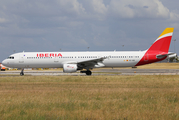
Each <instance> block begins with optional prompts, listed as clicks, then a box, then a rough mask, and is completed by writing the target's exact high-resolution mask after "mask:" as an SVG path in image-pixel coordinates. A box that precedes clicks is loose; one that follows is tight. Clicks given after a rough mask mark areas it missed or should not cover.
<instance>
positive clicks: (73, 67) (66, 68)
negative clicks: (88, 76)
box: [63, 64, 78, 73]
mask: <svg viewBox="0 0 179 120" xmlns="http://www.w3.org/2000/svg"><path fill="white" fill-rule="evenodd" d="M77 69H78V67H77V64H63V72H64V73H72V72H76V71H77Z"/></svg>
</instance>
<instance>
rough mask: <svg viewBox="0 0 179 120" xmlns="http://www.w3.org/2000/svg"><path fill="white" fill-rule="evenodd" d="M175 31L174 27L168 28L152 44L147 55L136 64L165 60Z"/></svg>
mask: <svg viewBox="0 0 179 120" xmlns="http://www.w3.org/2000/svg"><path fill="white" fill-rule="evenodd" d="M173 31H174V28H166V29H165V30H164V31H163V33H162V34H161V35H160V36H159V37H158V38H157V40H156V41H155V42H154V43H153V44H152V46H151V47H150V48H149V49H148V50H147V51H146V53H145V55H144V56H143V57H142V59H141V60H140V61H139V62H138V63H137V64H136V66H139V65H144V64H149V63H153V62H158V61H161V60H164V59H165V58H166V57H167V55H168V50H169V47H170V42H171V39H172V35H173Z"/></svg>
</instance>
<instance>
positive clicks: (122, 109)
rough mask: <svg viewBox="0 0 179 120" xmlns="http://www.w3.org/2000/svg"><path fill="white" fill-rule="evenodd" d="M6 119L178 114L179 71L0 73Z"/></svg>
mask: <svg viewBox="0 0 179 120" xmlns="http://www.w3.org/2000/svg"><path fill="white" fill-rule="evenodd" d="M0 96H1V99H0V119H2V120H33V119H35V120H52V119H54V120H79V119H82V120H99V119H101V120H130V119H134V120H136V119H148V120H151V119H166V120H168V119H179V76H177V75H174V76H172V75H171V76H170V75H168V76H163V75H155V76H23V77H2V78H0Z"/></svg>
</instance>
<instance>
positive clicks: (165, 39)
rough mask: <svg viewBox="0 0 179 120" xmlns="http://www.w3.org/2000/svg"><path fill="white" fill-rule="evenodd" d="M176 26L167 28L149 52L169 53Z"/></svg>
mask: <svg viewBox="0 0 179 120" xmlns="http://www.w3.org/2000/svg"><path fill="white" fill-rule="evenodd" d="M173 30H174V28H166V29H165V30H164V31H163V33H162V34H161V35H160V36H159V37H158V38H157V40H156V41H155V42H154V43H153V44H152V46H151V47H150V48H149V49H148V50H147V52H150V51H151V52H152V51H153V52H154V51H155V52H159V53H168V50H169V47H170V42H171V39H172V35H173Z"/></svg>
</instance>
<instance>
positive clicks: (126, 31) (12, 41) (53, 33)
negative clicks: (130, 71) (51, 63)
mask: <svg viewBox="0 0 179 120" xmlns="http://www.w3.org/2000/svg"><path fill="white" fill-rule="evenodd" d="M0 3H1V4H0V62H1V61H2V60H3V59H5V58H7V57H8V56H9V55H10V54H13V53H16V52H22V51H25V52H36V51H38V52H43V51H44V52H48V51H49V52H53V51H54V52H55V51H114V50H116V51H138V50H146V49H148V48H149V47H150V46H151V44H152V43H153V42H154V41H155V40H156V39H157V38H158V36H159V35H160V34H161V33H162V32H163V30H164V29H165V28H167V27H174V28H175V30H174V34H173V38H172V41H171V45H170V52H176V53H177V54H179V48H178V44H179V39H178V38H179V34H177V33H178V32H179V7H178V5H179V1H178V0H0ZM175 39H176V41H174V40H175Z"/></svg>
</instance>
